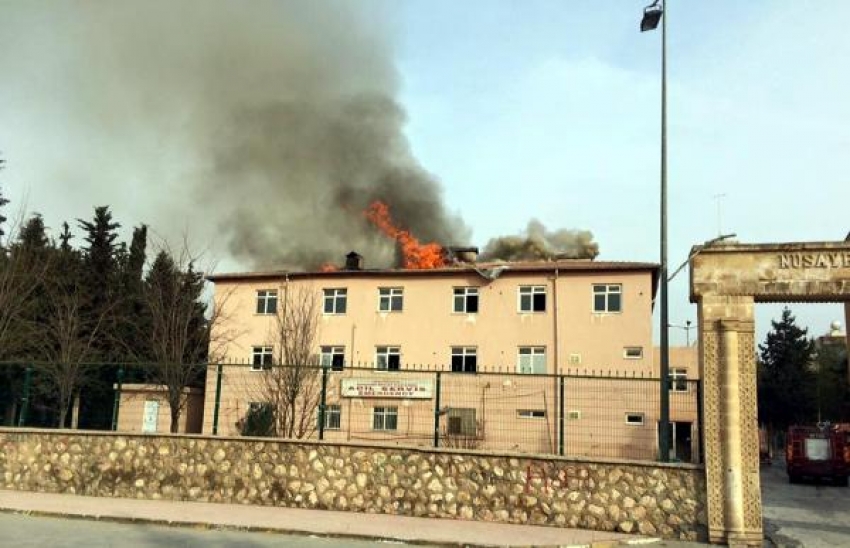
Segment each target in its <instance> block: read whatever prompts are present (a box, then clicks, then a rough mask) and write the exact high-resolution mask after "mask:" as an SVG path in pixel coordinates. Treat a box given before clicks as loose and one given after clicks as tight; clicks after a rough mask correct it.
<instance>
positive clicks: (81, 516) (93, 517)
mask: <svg viewBox="0 0 850 548" xmlns="http://www.w3.org/2000/svg"><path fill="white" fill-rule="evenodd" d="M0 512H2V513H4V514H17V515H22V516H33V517H44V518H61V519H76V520H85V521H100V522H107V523H119V524H126V525H157V526H161V527H180V528H186V529H207V530H213V531H241V532H246V533H277V534H286V535H296V536H304V537H317V538H338V539H352V540H371V541H375V542H392V543H402V544H412V545H418V546H443V547H446V548H618V547H621V546H641V545H645V544H653V543H656V542H659V541H660V540H661V539H660V538H638V539H634V540H600V541H594V542H591V543H589V544H526V545H504V544H479V543H470V542H446V541H435V540H426V539H421V538H399V537H396V536H389V535H387V536H382V535H368V534H358V533H332V532H315V531H308V530H304V529H291V528H284V527H261V526H253V525H245V526H241V525H228V524H214V523H209V522H203V521H181V520H167V519H155V518H138V517H123V516H110V515H100V514H89V513H78V514H69V513H63V512H52V511H46V510H21V509H19V508H6V507H0Z"/></svg>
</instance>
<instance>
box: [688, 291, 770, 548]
mask: <svg viewBox="0 0 850 548" xmlns="http://www.w3.org/2000/svg"><path fill="white" fill-rule="evenodd" d="M699 325H700V341H701V345H700V353H701V356H700V363H701V372H700V373H701V376H702V379H703V383H704V387H705V389H704V407H703V409H704V414H705V416H704V419H703V420H704V443H705V459H706V462H705V473H706V487H707V491H708V493H707V497H706V498H707V510H708V534H709V540H710V541H711V542H727V543H728V544H729V545H730V546H761V544H762V539H763V531H762V507H761V487H760V482H759V445H758V412H757V411H758V410H757V401H756V356H755V324H754V321H753V297H751V296H719V295H718V296H715V295H704V296H702V298H701V299H700V300H699Z"/></svg>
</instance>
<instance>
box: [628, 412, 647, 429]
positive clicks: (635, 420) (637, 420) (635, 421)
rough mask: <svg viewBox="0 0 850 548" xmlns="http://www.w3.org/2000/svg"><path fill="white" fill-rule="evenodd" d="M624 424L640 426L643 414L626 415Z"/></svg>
mask: <svg viewBox="0 0 850 548" xmlns="http://www.w3.org/2000/svg"><path fill="white" fill-rule="evenodd" d="M626 424H632V425H635V426H640V425H642V424H643V413H626Z"/></svg>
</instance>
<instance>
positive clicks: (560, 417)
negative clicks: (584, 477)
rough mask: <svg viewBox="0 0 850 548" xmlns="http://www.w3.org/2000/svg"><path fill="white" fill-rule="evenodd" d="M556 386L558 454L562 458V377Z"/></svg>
mask: <svg viewBox="0 0 850 548" xmlns="http://www.w3.org/2000/svg"><path fill="white" fill-rule="evenodd" d="M559 381H560V382H559V383H558V384H559V386H558V392H559V396H558V430H559V434H558V454H559V455H561V456H562V457H563V456H564V376H563V375H561V376H560V378H559Z"/></svg>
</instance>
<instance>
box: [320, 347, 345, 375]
mask: <svg viewBox="0 0 850 548" xmlns="http://www.w3.org/2000/svg"><path fill="white" fill-rule="evenodd" d="M336 357H340V360H339V361H340V362H341V363H334V362H335V361H336V360H335V359H334V358H336ZM326 358H327V360H326ZM326 362H327V363H326ZM319 365H321V366H322V367H327V368H328V370H329V371H335V372H338V371H344V370H345V346H343V345H333V344H328V345H322V346H320V347H319Z"/></svg>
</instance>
